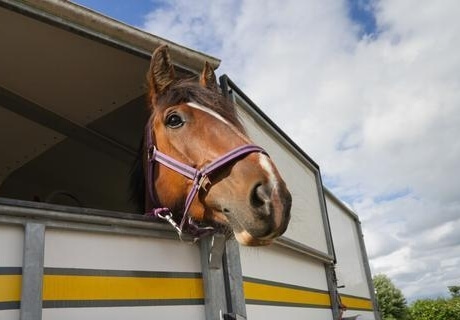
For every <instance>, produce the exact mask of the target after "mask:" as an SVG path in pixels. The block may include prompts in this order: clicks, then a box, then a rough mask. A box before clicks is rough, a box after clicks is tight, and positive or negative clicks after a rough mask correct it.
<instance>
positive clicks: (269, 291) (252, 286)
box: [243, 281, 331, 307]
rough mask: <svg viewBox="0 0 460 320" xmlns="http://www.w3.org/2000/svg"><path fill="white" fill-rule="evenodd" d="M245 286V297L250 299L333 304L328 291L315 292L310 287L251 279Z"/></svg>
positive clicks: (318, 304) (323, 304) (319, 304)
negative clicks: (278, 284) (289, 285)
mask: <svg viewBox="0 0 460 320" xmlns="http://www.w3.org/2000/svg"><path fill="white" fill-rule="evenodd" d="M243 286H244V295H245V298H246V299H248V300H258V301H264V302H277V303H295V304H305V305H317V306H326V307H330V306H331V300H330V297H329V294H328V293H322V292H315V291H310V290H308V289H294V288H286V287H280V286H276V285H271V284H261V283H254V282H250V281H245V282H244V284H243Z"/></svg>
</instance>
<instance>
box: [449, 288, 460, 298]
mask: <svg viewBox="0 0 460 320" xmlns="http://www.w3.org/2000/svg"><path fill="white" fill-rule="evenodd" d="M447 288H448V289H449V292H450V294H451V296H452V298H460V286H449V287H447Z"/></svg>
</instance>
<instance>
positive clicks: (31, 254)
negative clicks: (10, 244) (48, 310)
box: [20, 222, 45, 320]
mask: <svg viewBox="0 0 460 320" xmlns="http://www.w3.org/2000/svg"><path fill="white" fill-rule="evenodd" d="M44 252H45V225H43V224H41V223H35V222H28V223H26V227H25V236H24V259H23V267H22V291H21V316H20V319H21V320H41V318H42V292H43V263H44Z"/></svg>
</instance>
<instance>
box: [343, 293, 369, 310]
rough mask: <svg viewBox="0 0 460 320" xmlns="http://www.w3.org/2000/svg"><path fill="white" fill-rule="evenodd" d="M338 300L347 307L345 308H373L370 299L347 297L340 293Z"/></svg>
mask: <svg viewBox="0 0 460 320" xmlns="http://www.w3.org/2000/svg"><path fill="white" fill-rule="evenodd" d="M340 300H342V303H343V304H344V305H345V307H347V309H363V310H373V309H374V307H373V305H372V301H371V300H369V299H365V298H357V297H356V298H355V297H347V296H343V295H340Z"/></svg>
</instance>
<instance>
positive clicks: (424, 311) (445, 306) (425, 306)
mask: <svg viewBox="0 0 460 320" xmlns="http://www.w3.org/2000/svg"><path fill="white" fill-rule="evenodd" d="M409 312H410V315H411V316H412V319H414V320H460V299H455V298H452V299H443V298H438V299H436V300H430V299H424V300H417V301H415V302H414V303H413V304H412V305H411V306H410V308H409Z"/></svg>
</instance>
